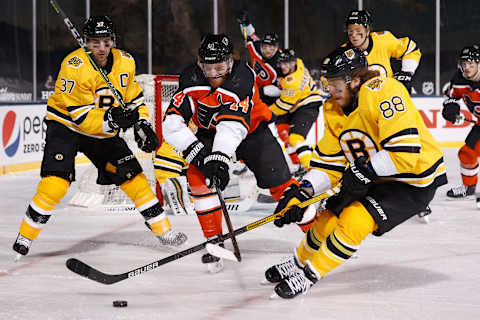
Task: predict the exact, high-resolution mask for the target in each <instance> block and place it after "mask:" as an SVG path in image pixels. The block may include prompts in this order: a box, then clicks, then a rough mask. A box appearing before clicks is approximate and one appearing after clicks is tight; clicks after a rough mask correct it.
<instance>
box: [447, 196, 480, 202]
mask: <svg viewBox="0 0 480 320" xmlns="http://www.w3.org/2000/svg"><path fill="white" fill-rule="evenodd" d="M471 200H475V196H466V197H460V198H453V197H448V196H447V201H471Z"/></svg>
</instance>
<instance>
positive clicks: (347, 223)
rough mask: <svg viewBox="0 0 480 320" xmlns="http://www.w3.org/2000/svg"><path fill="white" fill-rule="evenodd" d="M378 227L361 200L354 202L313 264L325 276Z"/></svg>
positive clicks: (341, 216) (346, 258)
mask: <svg viewBox="0 0 480 320" xmlns="http://www.w3.org/2000/svg"><path fill="white" fill-rule="evenodd" d="M376 228H377V225H376V223H375V221H374V220H373V218H372V216H371V215H370V214H369V213H368V211H367V210H366V209H365V208H364V207H363V206H362V205H361V204H360V203H359V202H354V203H352V204H351V205H350V206H348V207H347V208H345V209H344V210H343V211H342V213H341V214H340V218H339V219H338V224H337V226H336V227H335V229H334V230H333V232H332V233H330V234H329V235H328V237H327V238H326V240H325V241H324V242H322V245H321V246H320V250H318V251H317V252H316V253H315V254H314V256H313V258H312V259H311V260H310V261H311V264H312V266H313V267H314V268H315V270H316V271H317V272H318V273H319V274H320V275H321V276H324V275H325V274H327V273H328V272H330V271H331V270H333V269H335V268H336V267H338V266H340V265H341V264H343V263H344V262H345V261H347V260H348V259H349V258H350V257H351V256H353V255H354V254H355V252H356V251H357V249H358V248H359V246H360V243H361V242H362V241H363V239H365V238H366V237H367V235H369V234H370V233H372V232H373V231H375V229H376Z"/></svg>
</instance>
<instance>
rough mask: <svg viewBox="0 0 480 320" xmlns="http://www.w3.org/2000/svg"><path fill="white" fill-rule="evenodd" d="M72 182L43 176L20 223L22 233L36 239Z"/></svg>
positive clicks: (26, 236)
mask: <svg viewBox="0 0 480 320" xmlns="http://www.w3.org/2000/svg"><path fill="white" fill-rule="evenodd" d="M69 186H70V182H69V181H67V180H65V179H63V178H59V177H56V176H48V177H44V178H42V180H40V183H39V184H38V186H37V193H36V194H35V195H34V196H33V199H32V201H31V202H30V205H29V206H28V209H27V212H26V214H25V216H24V218H23V220H22V223H21V225H20V234H21V235H22V236H24V237H25V238H28V239H30V240H35V239H36V238H37V237H38V234H39V233H40V231H41V230H42V228H43V227H44V226H45V224H46V223H47V221H48V219H49V218H50V216H51V215H52V211H53V209H54V208H55V206H56V205H57V204H58V203H59V202H60V200H62V198H63V197H64V196H65V194H66V193H67V191H68V187H69Z"/></svg>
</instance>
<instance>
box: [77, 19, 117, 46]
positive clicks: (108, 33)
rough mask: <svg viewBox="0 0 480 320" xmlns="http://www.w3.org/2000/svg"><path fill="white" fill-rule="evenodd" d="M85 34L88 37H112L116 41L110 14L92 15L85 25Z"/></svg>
mask: <svg viewBox="0 0 480 320" xmlns="http://www.w3.org/2000/svg"><path fill="white" fill-rule="evenodd" d="M83 36H84V37H85V40H87V39H88V38H111V39H112V40H113V41H115V32H114V28H113V22H112V20H111V19H110V18H109V17H108V16H91V17H90V18H88V20H87V21H85V24H84V26H83Z"/></svg>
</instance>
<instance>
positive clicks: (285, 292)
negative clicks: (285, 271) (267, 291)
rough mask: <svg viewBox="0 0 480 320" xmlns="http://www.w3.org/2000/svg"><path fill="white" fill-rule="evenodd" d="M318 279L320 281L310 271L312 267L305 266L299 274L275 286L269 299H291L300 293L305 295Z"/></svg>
mask: <svg viewBox="0 0 480 320" xmlns="http://www.w3.org/2000/svg"><path fill="white" fill-rule="evenodd" d="M318 279H320V277H319V276H318V275H317V274H316V273H315V272H314V271H313V270H312V267H311V266H310V265H308V264H307V265H306V266H305V268H303V270H300V272H297V273H295V274H293V275H291V276H290V277H288V278H286V279H283V280H282V281H280V283H278V284H277V285H276V286H275V293H274V294H272V296H271V298H276V297H277V296H278V297H280V298H283V299H292V298H295V297H296V296H298V295H299V294H300V293H303V294H306V293H307V292H308V290H309V289H310V288H311V287H312V286H313V285H314V284H315V283H316V282H317V281H318Z"/></svg>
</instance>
